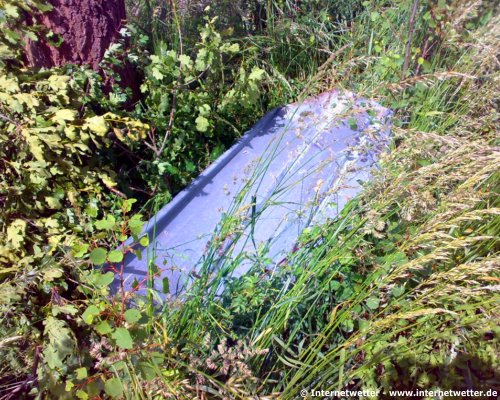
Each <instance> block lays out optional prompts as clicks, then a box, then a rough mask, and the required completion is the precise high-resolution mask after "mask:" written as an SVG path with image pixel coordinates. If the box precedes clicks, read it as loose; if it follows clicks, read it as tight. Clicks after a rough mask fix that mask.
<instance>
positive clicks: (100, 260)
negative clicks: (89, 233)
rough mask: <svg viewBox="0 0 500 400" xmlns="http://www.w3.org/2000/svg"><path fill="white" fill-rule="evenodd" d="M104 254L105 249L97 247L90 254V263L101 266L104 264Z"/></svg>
mask: <svg viewBox="0 0 500 400" xmlns="http://www.w3.org/2000/svg"><path fill="white" fill-rule="evenodd" d="M106 254H107V253H106V250H105V249H103V248H101V247H97V248H95V249H94V250H92V252H91V253H90V256H89V257H90V261H92V263H93V264H95V265H102V264H104V263H105V262H106Z"/></svg>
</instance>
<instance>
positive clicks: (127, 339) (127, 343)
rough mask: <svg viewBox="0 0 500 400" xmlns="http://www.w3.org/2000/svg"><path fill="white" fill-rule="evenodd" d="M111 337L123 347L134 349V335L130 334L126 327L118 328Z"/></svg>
mask: <svg viewBox="0 0 500 400" xmlns="http://www.w3.org/2000/svg"><path fill="white" fill-rule="evenodd" d="M111 337H112V338H113V339H115V341H116V345H117V346H118V347H120V348H122V349H132V347H133V346H134V342H133V340H132V336H130V332H129V331H128V330H127V329H125V328H116V330H115V331H114V332H113V333H112V334H111Z"/></svg>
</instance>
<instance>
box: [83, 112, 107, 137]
mask: <svg viewBox="0 0 500 400" xmlns="http://www.w3.org/2000/svg"><path fill="white" fill-rule="evenodd" d="M83 127H84V128H86V129H89V130H90V131H92V132H94V133H95V134H97V135H98V136H104V135H105V134H106V133H107V132H108V123H107V122H106V120H105V119H104V117H103V116H98V115H96V116H94V117H91V118H87V120H86V122H85V124H84V126H83Z"/></svg>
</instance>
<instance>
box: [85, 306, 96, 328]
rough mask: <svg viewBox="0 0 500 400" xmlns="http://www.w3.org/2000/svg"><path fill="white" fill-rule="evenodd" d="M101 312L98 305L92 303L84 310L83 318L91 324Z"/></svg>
mask: <svg viewBox="0 0 500 400" xmlns="http://www.w3.org/2000/svg"><path fill="white" fill-rule="evenodd" d="M100 313H101V311H100V310H99V309H98V308H97V306H94V305H91V306H88V307H87V309H86V310H85V311H84V312H83V314H82V319H83V320H84V321H85V323H87V324H88V325H90V324H92V322H93V321H94V318H95V317H96V316H98V315H99V314H100Z"/></svg>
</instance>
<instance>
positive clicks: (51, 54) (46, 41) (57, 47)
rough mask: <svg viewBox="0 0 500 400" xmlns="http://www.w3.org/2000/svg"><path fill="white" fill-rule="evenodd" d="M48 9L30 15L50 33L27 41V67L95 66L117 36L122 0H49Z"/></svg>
mask: <svg viewBox="0 0 500 400" xmlns="http://www.w3.org/2000/svg"><path fill="white" fill-rule="evenodd" d="M49 3H50V4H52V6H53V7H54V8H53V10H52V11H50V12H46V13H40V14H38V15H35V16H32V17H31V18H32V19H33V21H32V22H33V23H35V24H41V25H43V26H45V27H46V28H47V29H48V31H49V32H53V34H54V35H52V37H50V38H45V37H44V35H40V36H41V37H40V39H39V40H38V41H36V42H35V41H28V43H27V46H26V57H27V61H28V65H29V66H31V67H46V68H51V67H59V66H62V65H65V64H78V65H90V66H92V68H93V69H95V70H98V69H99V63H100V62H101V60H102V58H103V56H104V52H105V51H106V49H107V48H108V47H109V45H110V44H111V43H113V42H114V41H116V40H117V39H118V37H119V32H120V28H121V27H122V24H123V21H124V20H125V18H126V12H125V2H124V0H49Z"/></svg>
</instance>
